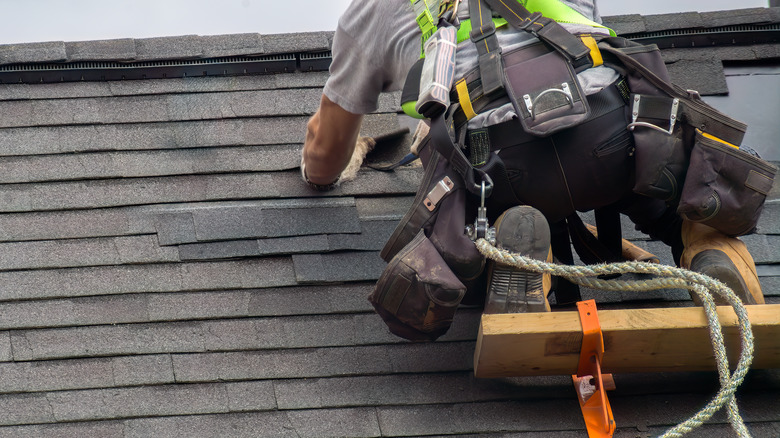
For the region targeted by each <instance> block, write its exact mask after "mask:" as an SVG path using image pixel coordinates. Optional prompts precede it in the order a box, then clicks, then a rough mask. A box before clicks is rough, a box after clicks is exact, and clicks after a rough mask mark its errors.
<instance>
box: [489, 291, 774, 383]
mask: <svg viewBox="0 0 780 438" xmlns="http://www.w3.org/2000/svg"><path fill="white" fill-rule="evenodd" d="M747 309H748V315H749V318H750V321H751V325H752V328H753V336H754V337H755V340H754V344H755V353H754V360H753V364H752V365H751V368H780V304H764V305H754V306H747ZM718 316H719V318H720V321H721V324H722V325H723V333H724V337H725V340H726V348H727V351H728V353H729V363H730V364H731V366H732V367H734V366H735V365H736V363H737V359H738V355H739V351H740V341H739V338H740V337H739V329H738V328H737V316H736V314H735V313H734V310H733V309H732V308H731V307H728V306H723V307H718ZM599 320H600V322H601V329H602V333H603V334H604V349H605V353H604V358H603V363H602V369H603V371H604V372H607V373H619V372H659V371H701V370H714V369H715V366H716V363H715V357H714V353H713V351H712V346H711V343H710V339H709V334H708V329H707V318H706V315H705V314H704V311H703V309H701V308H699V307H683V308H663V309H659V308H655V309H620V310H602V311H599ZM581 343H582V331H581V327H580V320H579V315H578V314H577V312H571V311H567V312H553V313H519V314H496V315H483V316H482V322H481V324H480V328H479V336H478V338H477V346H476V350H475V352H474V374H475V375H476V376H477V377H510V376H542V375H556V374H574V373H576V371H577V362H578V360H579V354H580V345H581Z"/></svg>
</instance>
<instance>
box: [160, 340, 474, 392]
mask: <svg viewBox="0 0 780 438" xmlns="http://www.w3.org/2000/svg"><path fill="white" fill-rule="evenodd" d="M473 352H474V343H473V342H436V343H432V344H414V343H406V344H398V345H380V346H365V347H335V348H304V349H293V350H268V351H239V352H230V353H203V354H176V355H173V368H174V370H175V374H176V379H177V381H179V382H203V381H231V380H247V379H285V378H287V379H289V378H303V379H307V378H316V377H331V376H345V375H360V374H390V373H392V374H397V373H430V372H450V371H470V370H471V369H472V368H473V366H472V356H473Z"/></svg>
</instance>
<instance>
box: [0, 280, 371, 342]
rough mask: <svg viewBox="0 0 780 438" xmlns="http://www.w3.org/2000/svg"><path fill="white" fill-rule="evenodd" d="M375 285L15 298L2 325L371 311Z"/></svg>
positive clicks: (0, 317) (4, 309) (1, 315)
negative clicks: (369, 299) (21, 299)
mask: <svg viewBox="0 0 780 438" xmlns="http://www.w3.org/2000/svg"><path fill="white" fill-rule="evenodd" d="M258 266H262V265H258ZM225 272H228V273H229V272H230V271H225ZM233 273H234V272H233ZM373 288H374V284H373V282H368V283H354V284H339V285H332V286H322V285H318V286H291V287H269V288H263V289H240V290H227V291H223V290H215V291H203V292H168V293H138V294H131V295H127V294H115V295H100V296H87V297H69V298H57V299H31V300H24V301H12V302H4V303H3V304H2V306H0V322H1V323H0V329H4V330H5V329H23V328H29V329H32V328H43V327H70V326H85V325H103V324H121V323H144V322H166V321H186V320H190V319H193V320H202V319H219V318H245V317H267V316H285V315H317V314H320V315H321V314H339V313H355V312H371V311H372V307H371V305H370V304H369V302H368V300H367V299H366V298H367V297H368V295H369V293H370V292H371V291H372V290H373ZM25 298H35V297H34V296H29V297H25ZM7 338H8V337H7V333H6V337H5V339H6V341H7V340H8V339H7Z"/></svg>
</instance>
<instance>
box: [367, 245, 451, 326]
mask: <svg viewBox="0 0 780 438" xmlns="http://www.w3.org/2000/svg"><path fill="white" fill-rule="evenodd" d="M465 294H466V287H465V286H464V285H463V283H461V282H460V280H458V277H456V276H455V274H454V273H453V272H452V271H451V270H450V269H449V268H448V267H447V264H446V263H445V262H444V259H443V258H442V257H441V255H440V254H439V252H438V251H437V249H436V248H435V247H434V246H433V243H431V241H430V240H428V238H427V237H425V232H424V231H423V230H420V231H419V232H418V233H417V236H415V238H414V239H412V241H411V242H410V243H409V244H408V245H407V246H405V247H404V249H403V250H402V251H401V252H399V253H398V254H396V255H395V257H393V259H392V260H390V263H389V264H388V266H387V268H386V269H385V271H384V272H383V273H382V275H381V276H380V277H379V281H378V282H377V285H376V288H375V289H374V291H373V292H372V293H371V295H370V296H369V298H368V299H369V301H370V302H371V304H373V305H374V308H375V309H376V311H377V313H378V314H379V316H381V317H382V319H383V320H384V321H385V323H386V324H387V326H388V327H389V328H390V331H391V332H392V333H393V334H395V335H397V336H401V337H403V338H406V339H409V340H413V341H433V340H435V339H436V338H438V337H439V336H441V335H443V334H444V333H445V332H446V331H447V330H448V329H449V328H450V324H452V318H453V316H454V315H455V310H456V309H457V307H458V304H460V301H461V300H462V299H463V296H464V295H465Z"/></svg>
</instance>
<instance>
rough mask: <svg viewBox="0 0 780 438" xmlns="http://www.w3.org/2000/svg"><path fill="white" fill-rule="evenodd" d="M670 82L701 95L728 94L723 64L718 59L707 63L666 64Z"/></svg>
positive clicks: (683, 62) (683, 61)
mask: <svg viewBox="0 0 780 438" xmlns="http://www.w3.org/2000/svg"><path fill="white" fill-rule="evenodd" d="M667 68H668V70H669V75H670V76H671V78H672V82H674V83H675V84H677V85H679V86H681V87H683V88H685V89H692V90H697V91H698V92H699V93H700V94H702V95H713V94H728V92H729V87H728V85H727V84H726V76H725V75H724V73H723V64H722V62H721V61H720V60H719V59H710V60H708V61H705V60H702V61H687V60H682V61H678V62H675V63H672V64H668V65H667Z"/></svg>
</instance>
